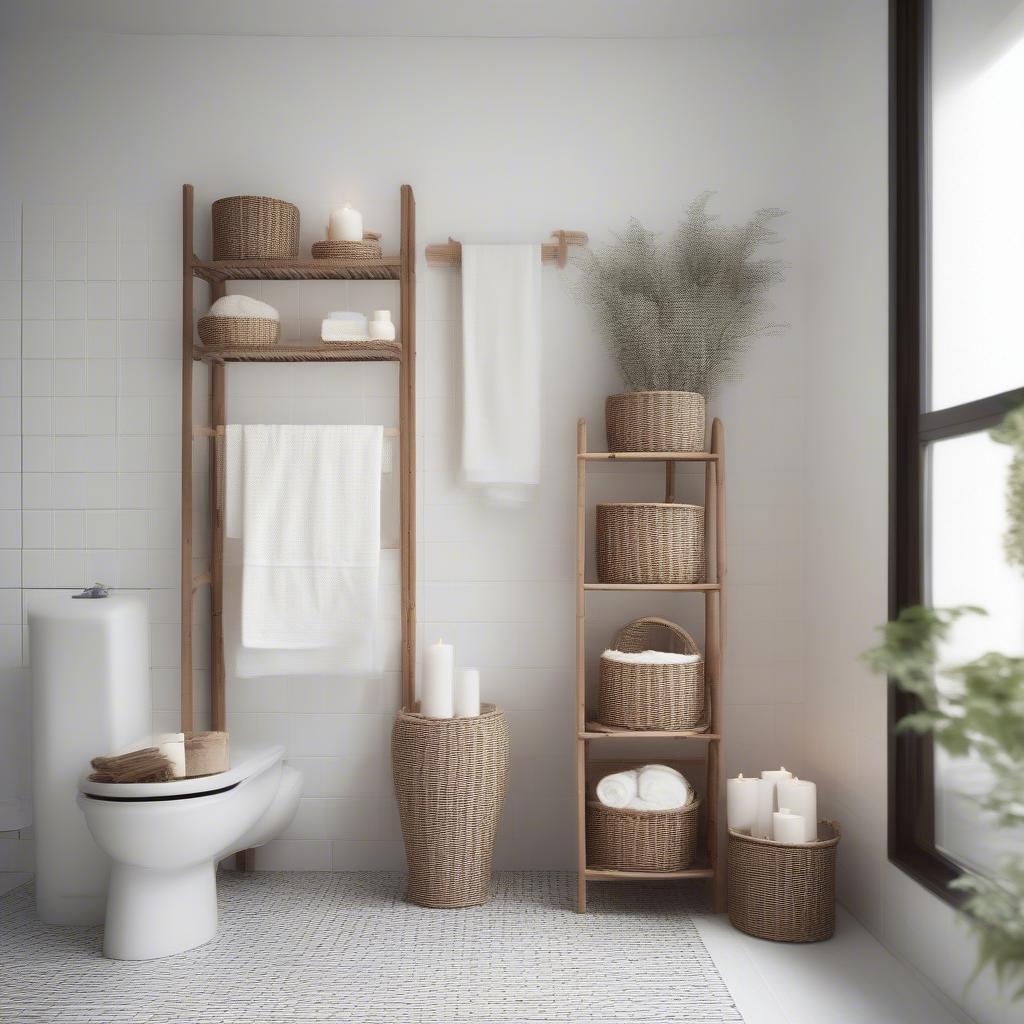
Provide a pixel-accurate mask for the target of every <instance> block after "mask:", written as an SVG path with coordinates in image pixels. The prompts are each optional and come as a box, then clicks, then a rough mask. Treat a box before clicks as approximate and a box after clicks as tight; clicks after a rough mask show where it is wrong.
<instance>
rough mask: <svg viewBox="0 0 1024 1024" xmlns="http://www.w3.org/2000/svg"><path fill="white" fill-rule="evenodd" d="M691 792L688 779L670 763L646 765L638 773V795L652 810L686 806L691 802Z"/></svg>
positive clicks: (670, 809)
mask: <svg viewBox="0 0 1024 1024" xmlns="http://www.w3.org/2000/svg"><path fill="white" fill-rule="evenodd" d="M690 792H691V791H690V784H689V783H688V782H687V781H686V779H685V778H684V777H683V776H682V775H681V774H680V773H679V772H677V771H676V770H675V769H674V768H670V767H669V766H668V765H664V764H649V765H645V766H644V767H643V768H641V769H640V771H639V773H638V778H637V796H639V797H640V799H641V800H644V801H645V802H646V803H648V804H649V805H650V809H651V810H658V811H674V810H676V809H677V808H679V807H685V806H686V805H687V804H688V803H689V802H690Z"/></svg>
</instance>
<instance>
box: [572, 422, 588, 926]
mask: <svg viewBox="0 0 1024 1024" xmlns="http://www.w3.org/2000/svg"><path fill="white" fill-rule="evenodd" d="M586 450H587V424H586V421H585V420H582V419H581V420H579V421H578V423H577V424H576V454H577V455H582V454H584V453H585V452H586ZM586 568H587V462H586V459H577V460H576V714H575V715H574V716H573V725H574V731H575V734H576V870H577V882H576V885H577V891H576V911H577V913H580V914H585V913H586V912H587V874H586V871H587V741H586V740H585V739H583V738H582V737H581V736H580V734H581V733H582V732H583V731H584V729H585V728H586V718H587V679H586V667H587V666H586V658H587V649H586V615H587V605H586V597H587V595H586V591H585V590H584V589H583V582H584V579H585V577H586Z"/></svg>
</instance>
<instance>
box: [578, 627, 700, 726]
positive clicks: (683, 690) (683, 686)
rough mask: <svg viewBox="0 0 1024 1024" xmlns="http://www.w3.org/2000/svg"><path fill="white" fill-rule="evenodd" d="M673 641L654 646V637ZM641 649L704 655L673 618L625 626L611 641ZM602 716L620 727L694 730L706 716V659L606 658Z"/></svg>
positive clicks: (621, 648)
mask: <svg viewBox="0 0 1024 1024" xmlns="http://www.w3.org/2000/svg"><path fill="white" fill-rule="evenodd" d="M659 633H667V634H668V637H669V640H668V642H667V643H666V642H665V641H662V642H661V646H659V647H655V643H656V642H657V641H656V639H655V637H656V636H657V634H659ZM612 646H613V647H614V648H615V650H617V651H626V652H632V653H638V652H640V651H649V650H669V651H671V652H672V653H674V654H700V650H699V649H698V647H697V644H696V643H695V642H694V639H693V637H692V636H690V634H689V633H687V632H686V630H685V629H683V628H682V627H681V626H677V625H676V624H675V623H674V622H669V621H668V619H659V618H656V617H654V616H647V617H645V618H642V619H634V620H633V621H632V622H631V623H629V625H628V626H623V627H622V629H620V630H619V632H618V634H617V636H616V637H615V642H614V644H613V645H612ZM598 716H599V718H600V720H601V722H602V723H604V724H605V725H614V726H618V727H619V728H621V729H666V730H668V729H693V728H694V727H696V726H697V725H699V724H700V723H701V722H702V721H703V720H704V662H703V660H701V661H698V662H694V663H693V664H692V665H659V664H643V663H638V662H622V661H615V660H613V659H611V658H605V657H602V658H601V676H600V685H599V687H598Z"/></svg>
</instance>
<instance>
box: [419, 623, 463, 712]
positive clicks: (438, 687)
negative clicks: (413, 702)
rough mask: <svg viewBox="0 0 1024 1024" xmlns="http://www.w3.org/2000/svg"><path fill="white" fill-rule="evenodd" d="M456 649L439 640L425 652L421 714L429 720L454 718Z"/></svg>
mask: <svg viewBox="0 0 1024 1024" xmlns="http://www.w3.org/2000/svg"><path fill="white" fill-rule="evenodd" d="M454 665H455V649H454V648H453V647H452V645H451V644H446V643H445V642H444V641H443V640H438V641H437V643H436V644H431V645H430V646H429V647H428V648H427V649H426V650H425V651H424V652H423V687H422V689H421V690H420V714H422V715H424V716H426V717H427V718H453V717H454V715H455V706H454V685H453V684H454V672H453V667H454Z"/></svg>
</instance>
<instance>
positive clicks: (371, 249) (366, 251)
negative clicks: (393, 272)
mask: <svg viewBox="0 0 1024 1024" xmlns="http://www.w3.org/2000/svg"><path fill="white" fill-rule="evenodd" d="M311 251H312V253H313V259H315V260H379V259H381V258H383V255H384V253H383V250H382V249H381V246H380V235H379V234H377V233H376V232H375V231H366V232H364V233H363V240H362V241H361V242H342V241H335V240H333V239H328V240H326V241H323V242H314V243H313V248H312V250H311Z"/></svg>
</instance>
